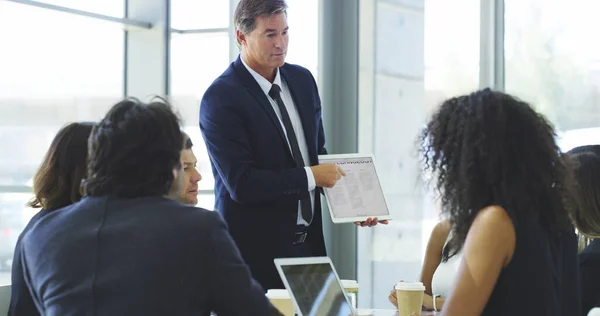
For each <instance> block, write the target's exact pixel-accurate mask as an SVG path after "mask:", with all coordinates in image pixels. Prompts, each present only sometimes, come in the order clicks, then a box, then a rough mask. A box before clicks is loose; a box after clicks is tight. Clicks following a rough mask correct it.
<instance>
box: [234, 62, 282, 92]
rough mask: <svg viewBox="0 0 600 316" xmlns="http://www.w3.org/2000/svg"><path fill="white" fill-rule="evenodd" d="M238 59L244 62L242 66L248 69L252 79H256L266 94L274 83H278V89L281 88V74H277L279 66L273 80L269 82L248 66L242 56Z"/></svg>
mask: <svg viewBox="0 0 600 316" xmlns="http://www.w3.org/2000/svg"><path fill="white" fill-rule="evenodd" d="M240 59H241V60H242V64H244V67H246V69H248V71H249V72H250V74H251V75H252V77H254V80H256V82H257V83H258V85H259V86H260V88H261V89H262V91H263V92H264V93H265V94H266V95H269V91H271V87H272V86H273V85H274V84H276V85H278V86H279V88H280V89H283V86H282V85H281V76H280V75H279V68H277V72H276V73H275V80H273V83H271V82H269V80H267V79H265V77H263V76H261V75H260V74H259V73H258V72H256V71H254V69H252V68H250V66H248V64H246V62H245V61H244V58H242V56H240Z"/></svg>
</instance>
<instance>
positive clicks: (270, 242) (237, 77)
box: [200, 57, 327, 290]
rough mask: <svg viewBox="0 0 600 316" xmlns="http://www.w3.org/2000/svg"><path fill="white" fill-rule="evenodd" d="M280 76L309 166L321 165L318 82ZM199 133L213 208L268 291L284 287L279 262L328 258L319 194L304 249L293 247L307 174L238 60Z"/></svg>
mask: <svg viewBox="0 0 600 316" xmlns="http://www.w3.org/2000/svg"><path fill="white" fill-rule="evenodd" d="M279 71H280V75H281V76H282V80H284V81H285V82H286V83H287V86H288V87H289V89H290V92H291V94H292V98H293V100H294V103H295V105H296V108H297V109H298V114H299V116H300V119H301V121H302V126H303V128H304V134H305V136H306V137H305V138H306V142H307V145H308V152H309V158H310V163H311V165H317V164H318V157H317V156H318V155H323V154H326V153H327V151H326V150H325V136H324V133H323V124H322V120H321V101H320V98H319V93H318V91H317V85H316V83H315V80H314V78H313V76H312V75H311V73H310V72H309V71H308V70H307V69H305V68H302V67H300V66H296V65H291V64H285V65H283V66H282V67H280V68H279ZM200 128H201V130H202V134H203V136H204V141H205V143H206V145H207V149H208V154H209V156H210V159H211V163H212V169H213V175H214V177H215V195H216V202H215V210H216V211H218V212H219V213H221V214H222V216H223V218H224V219H225V221H226V222H227V225H228V226H229V231H230V233H231V236H232V237H233V239H234V240H235V242H236V244H237V246H238V248H239V249H240V251H241V253H242V257H243V258H244V260H245V261H246V263H248V265H249V266H250V269H251V270H252V275H253V276H254V278H255V279H256V280H257V281H258V282H259V283H261V285H262V286H263V288H264V289H265V290H267V289H271V288H283V284H282V282H281V279H280V277H279V275H278V273H277V271H276V268H275V265H274V263H273V259H274V258H282V257H304V256H325V255H326V253H325V243H324V241H323V230H322V219H321V202H320V194H317V196H316V198H315V205H314V218H313V221H312V223H311V225H310V227H309V229H308V234H307V237H306V238H307V239H306V241H305V244H304V245H293V243H294V238H295V233H296V231H297V227H296V225H297V217H298V201H299V200H300V199H303V198H305V197H308V194H309V192H308V182H307V181H308V180H307V176H306V171H305V170H304V169H303V168H296V165H295V163H294V159H293V156H292V153H291V151H290V149H289V146H288V143H287V139H286V137H285V134H284V131H283V128H282V126H281V123H280V122H279V119H278V118H277V115H276V113H275V111H274V110H273V107H272V105H271V103H270V102H269V100H268V98H267V96H266V95H265V93H264V92H263V90H261V88H260V86H259V85H258V83H257V82H256V80H255V79H254V77H252V75H251V74H250V72H248V70H247V69H246V67H245V66H244V64H243V63H242V61H241V60H240V58H239V57H238V59H237V60H236V61H235V62H233V63H232V64H231V65H230V66H229V68H227V70H225V72H224V73H223V74H222V75H221V76H220V77H218V78H217V79H216V80H215V81H214V82H213V83H212V85H211V86H210V87H209V88H208V89H207V91H206V93H205V94H204V96H203V98H202V102H201V104H200ZM317 192H320V189H317Z"/></svg>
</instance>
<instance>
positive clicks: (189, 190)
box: [179, 132, 202, 205]
mask: <svg viewBox="0 0 600 316" xmlns="http://www.w3.org/2000/svg"><path fill="white" fill-rule="evenodd" d="M182 133H183V150H182V151H181V162H182V163H183V188H182V189H181V195H179V202H181V203H183V204H187V205H196V204H198V182H200V180H202V175H200V172H198V169H196V164H197V163H198V159H197V158H196V155H194V151H192V147H193V146H194V144H193V143H192V140H191V139H190V136H189V135H188V134H186V133H185V132H182Z"/></svg>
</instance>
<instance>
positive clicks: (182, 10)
mask: <svg viewBox="0 0 600 316" xmlns="http://www.w3.org/2000/svg"><path fill="white" fill-rule="evenodd" d="M229 2H230V0H218V1H215V0H171V27H173V28H175V29H214V28H228V27H229Z"/></svg>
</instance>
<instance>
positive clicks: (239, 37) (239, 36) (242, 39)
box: [235, 30, 246, 46]
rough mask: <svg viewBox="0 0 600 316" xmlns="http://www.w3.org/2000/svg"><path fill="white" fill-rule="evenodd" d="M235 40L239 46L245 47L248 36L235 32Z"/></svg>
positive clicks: (238, 31)
mask: <svg viewBox="0 0 600 316" xmlns="http://www.w3.org/2000/svg"><path fill="white" fill-rule="evenodd" d="M235 38H236V40H237V43H238V45H239V46H243V44H244V43H245V42H246V35H244V33H242V31H240V30H236V31H235Z"/></svg>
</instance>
